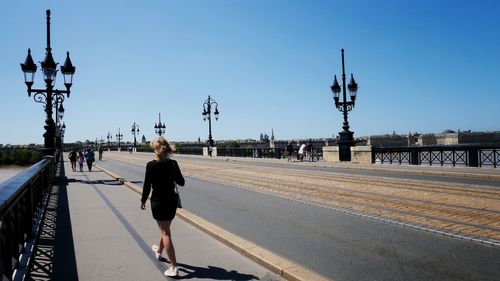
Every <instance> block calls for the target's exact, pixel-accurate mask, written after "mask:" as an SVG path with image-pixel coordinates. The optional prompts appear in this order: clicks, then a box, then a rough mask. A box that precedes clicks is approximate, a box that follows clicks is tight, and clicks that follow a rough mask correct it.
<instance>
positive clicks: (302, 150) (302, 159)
mask: <svg viewBox="0 0 500 281" xmlns="http://www.w3.org/2000/svg"><path fill="white" fill-rule="evenodd" d="M305 148H306V144H305V143H303V144H302V145H300V148H299V160H300V162H302V161H304V149H305Z"/></svg>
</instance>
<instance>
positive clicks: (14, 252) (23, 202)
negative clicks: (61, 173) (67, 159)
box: [0, 156, 55, 280]
mask: <svg viewBox="0 0 500 281" xmlns="http://www.w3.org/2000/svg"><path fill="white" fill-rule="evenodd" d="M54 176H55V161H54V157H49V156H46V157H45V158H44V159H43V160H41V161H39V162H38V163H36V164H34V165H32V166H30V167H29V168H27V169H26V170H25V171H23V172H21V173H20V174H18V175H16V176H14V177H13V178H11V179H9V180H7V181H5V182H3V183H1V184H0V280H3V278H6V279H8V280H11V278H12V277H11V276H12V273H13V272H14V268H15V267H17V264H18V262H19V256H20V254H21V252H22V250H23V244H24V243H25V242H26V241H27V240H29V239H33V238H35V237H34V236H35V233H34V231H33V223H34V221H35V219H36V218H37V216H38V215H39V214H40V212H42V208H41V207H42V201H43V200H42V199H43V196H44V194H45V193H46V192H47V191H48V189H49V187H50V184H51V183H52V182H53V180H54Z"/></svg>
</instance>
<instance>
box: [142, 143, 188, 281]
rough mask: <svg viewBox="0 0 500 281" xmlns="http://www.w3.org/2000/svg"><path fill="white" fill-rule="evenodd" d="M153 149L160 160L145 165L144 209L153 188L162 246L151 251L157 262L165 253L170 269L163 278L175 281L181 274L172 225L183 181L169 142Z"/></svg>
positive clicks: (156, 218) (154, 216)
mask: <svg viewBox="0 0 500 281" xmlns="http://www.w3.org/2000/svg"><path fill="white" fill-rule="evenodd" d="M151 148H153V150H154V151H155V154H156V158H157V159H155V160H152V161H150V162H148V164H147V165H146V176H145V179H144V186H143V188H142V198H141V209H142V210H145V209H146V200H147V199H148V196H149V193H150V191H151V188H152V189H153V192H152V194H151V211H152V213H153V218H154V219H155V220H156V223H157V224H158V227H159V228H160V243H159V245H153V246H152V247H151V248H152V249H153V252H154V254H155V256H156V258H157V259H158V260H160V259H161V258H162V256H161V253H162V252H163V249H165V251H166V252H167V256H168V260H169V262H170V267H169V268H168V269H167V270H166V271H165V272H164V274H165V275H166V276H170V277H175V276H177V275H178V274H179V271H178V269H177V260H176V258H175V249H174V244H173V243H172V234H171V232H170V224H171V223H172V220H173V219H174V217H175V212H176V211H177V195H176V193H175V184H178V185H180V186H184V177H183V176H182V173H181V170H180V169H179V165H178V164H177V162H176V161H175V160H172V159H171V156H172V148H171V147H170V144H169V143H168V142H167V140H166V139H164V138H163V137H159V138H158V139H156V140H154V141H152V142H151Z"/></svg>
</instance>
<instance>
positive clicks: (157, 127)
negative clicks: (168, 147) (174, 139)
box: [155, 113, 166, 137]
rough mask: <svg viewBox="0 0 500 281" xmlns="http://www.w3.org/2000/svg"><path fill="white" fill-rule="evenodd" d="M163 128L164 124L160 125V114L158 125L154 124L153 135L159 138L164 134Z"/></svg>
mask: <svg viewBox="0 0 500 281" xmlns="http://www.w3.org/2000/svg"><path fill="white" fill-rule="evenodd" d="M165 128H166V126H165V122H163V123H161V114H160V113H158V124H156V123H155V133H157V134H158V135H159V136H160V137H161V135H162V134H164V133H165Z"/></svg>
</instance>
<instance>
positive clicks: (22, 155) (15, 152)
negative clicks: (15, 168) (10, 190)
mask: <svg viewBox="0 0 500 281" xmlns="http://www.w3.org/2000/svg"><path fill="white" fill-rule="evenodd" d="M42 158H43V154H42V153H41V152H39V151H36V150H33V149H27V148H13V149H0V165H20V166H28V165H33V164H35V163H36V162H38V161H40V160H42Z"/></svg>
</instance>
